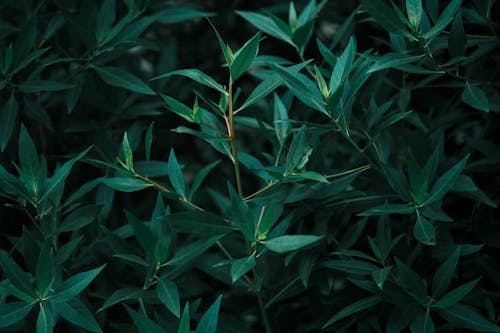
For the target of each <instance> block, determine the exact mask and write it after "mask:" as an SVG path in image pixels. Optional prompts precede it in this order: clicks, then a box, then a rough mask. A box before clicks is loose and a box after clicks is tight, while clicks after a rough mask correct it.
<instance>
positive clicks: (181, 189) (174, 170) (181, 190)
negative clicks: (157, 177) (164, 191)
mask: <svg viewBox="0 0 500 333" xmlns="http://www.w3.org/2000/svg"><path fill="white" fill-rule="evenodd" d="M168 177H169V178H170V182H171V183H172V187H173V188H174V190H175V191H176V192H177V194H179V195H180V196H181V197H183V198H185V197H186V184H185V182H184V176H183V175H182V170H181V167H180V166H179V163H178V162H177V158H176V157H175V153H174V150H173V149H171V150H170V155H169V157H168Z"/></svg>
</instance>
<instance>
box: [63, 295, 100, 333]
mask: <svg viewBox="0 0 500 333" xmlns="http://www.w3.org/2000/svg"><path fill="white" fill-rule="evenodd" d="M54 307H55V308H56V310H57V313H59V315H60V316H61V317H63V318H64V320H66V321H68V322H70V323H72V324H73V325H76V326H79V327H82V328H84V329H86V330H88V331H91V332H97V333H100V332H103V331H102V329H101V327H99V324H98V323H97V321H96V320H95V318H94V316H93V315H92V313H91V312H90V311H89V309H88V308H87V307H86V306H85V305H84V304H83V303H82V302H81V301H80V300H79V299H77V298H74V299H72V300H70V301H67V302H61V303H54Z"/></svg>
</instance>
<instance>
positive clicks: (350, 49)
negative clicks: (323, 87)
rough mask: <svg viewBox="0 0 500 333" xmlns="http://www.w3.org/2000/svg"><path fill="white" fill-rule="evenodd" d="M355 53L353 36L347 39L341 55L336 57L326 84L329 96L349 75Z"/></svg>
mask: <svg viewBox="0 0 500 333" xmlns="http://www.w3.org/2000/svg"><path fill="white" fill-rule="evenodd" d="M355 53H356V41H355V39H354V38H353V37H351V38H350V39H349V43H348V44H347V47H346V48H345V50H344V52H342V55H341V56H340V57H339V58H338V59H337V61H336V63H335V67H334V68H333V71H332V76H331V78H330V82H329V84H328V89H329V91H330V96H332V95H333V94H334V93H335V92H336V91H337V90H338V88H339V87H340V86H341V85H342V84H343V82H344V81H345V80H346V79H347V77H348V76H349V73H350V72H351V68H352V62H353V60H354V54H355Z"/></svg>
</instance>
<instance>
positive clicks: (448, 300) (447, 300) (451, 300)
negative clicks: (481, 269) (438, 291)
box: [434, 277, 481, 309]
mask: <svg viewBox="0 0 500 333" xmlns="http://www.w3.org/2000/svg"><path fill="white" fill-rule="evenodd" d="M480 279H481V278H480V277H479V278H477V279H475V280H472V281H470V282H467V283H465V284H462V285H461V286H459V287H456V288H455V289H453V290H451V291H449V292H448V293H446V294H445V295H444V296H443V297H441V298H440V299H439V301H437V302H436V304H434V307H436V308H438V309H446V308H449V307H451V306H453V305H455V304H457V303H458V302H460V301H461V300H462V299H463V298H464V297H465V296H466V295H467V294H468V293H470V292H471V291H472V289H474V287H475V286H476V284H477V283H478V282H479V280H480Z"/></svg>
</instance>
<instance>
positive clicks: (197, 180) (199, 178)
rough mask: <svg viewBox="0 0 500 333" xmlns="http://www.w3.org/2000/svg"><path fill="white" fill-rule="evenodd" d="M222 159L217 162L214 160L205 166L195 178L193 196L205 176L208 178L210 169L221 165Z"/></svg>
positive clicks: (192, 187) (192, 186) (192, 189)
mask: <svg viewBox="0 0 500 333" xmlns="http://www.w3.org/2000/svg"><path fill="white" fill-rule="evenodd" d="M219 163H220V160H217V161H215V162H212V163H210V164H208V165H206V166H204V167H203V169H201V170H200V171H199V172H198V173H197V174H196V177H195V178H194V180H193V184H192V185H191V197H192V196H193V195H194V194H195V192H196V191H197V190H198V188H199V187H200V186H201V184H202V183H203V181H204V180H205V178H207V176H208V174H209V173H210V171H212V170H213V168H215V167H216V166H217V165H219Z"/></svg>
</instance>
